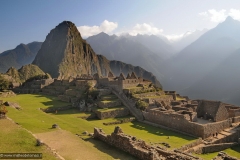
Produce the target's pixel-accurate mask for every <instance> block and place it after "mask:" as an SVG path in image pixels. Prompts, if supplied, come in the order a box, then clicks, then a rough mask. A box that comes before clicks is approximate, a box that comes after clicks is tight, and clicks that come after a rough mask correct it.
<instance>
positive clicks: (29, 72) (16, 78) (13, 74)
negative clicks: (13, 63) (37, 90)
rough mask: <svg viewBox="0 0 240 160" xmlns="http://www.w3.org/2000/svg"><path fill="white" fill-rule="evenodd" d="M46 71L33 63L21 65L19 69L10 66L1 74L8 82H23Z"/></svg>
mask: <svg viewBox="0 0 240 160" xmlns="http://www.w3.org/2000/svg"><path fill="white" fill-rule="evenodd" d="M46 74H47V73H44V72H43V71H42V70H41V69H40V68H39V67H38V66H36V65H33V64H28V65H25V66H22V67H21V68H20V69H18V70H17V69H16V68H14V67H11V68H9V69H8V71H7V72H6V73H5V74H3V76H4V77H5V78H6V79H7V80H9V81H10V82H20V83H22V82H25V81H26V80H29V79H31V78H34V77H36V76H45V75H46Z"/></svg>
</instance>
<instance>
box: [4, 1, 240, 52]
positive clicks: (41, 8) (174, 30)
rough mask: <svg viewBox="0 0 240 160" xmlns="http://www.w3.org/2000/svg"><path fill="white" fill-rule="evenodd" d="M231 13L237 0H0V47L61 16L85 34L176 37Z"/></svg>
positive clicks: (239, 13)
mask: <svg viewBox="0 0 240 160" xmlns="http://www.w3.org/2000/svg"><path fill="white" fill-rule="evenodd" d="M229 15H230V16H232V17H233V18H234V19H237V20H240V1H239V0H231V1H228V0H64V1H63V0H0V52H2V51H5V50H8V49H13V48H15V47H16V46H17V45H18V44H20V43H25V44H26V43H30V42H32V41H44V40H45V38H46V36H47V34H48V33H49V32H50V30H51V29H53V28H54V27H55V26H57V25H58V24H59V23H60V22H62V21H64V20H69V21H72V22H73V23H75V24H76V26H77V27H78V29H79V30H80V32H81V35H82V36H83V37H84V38H86V37H87V36H91V35H94V34H97V33H99V32H102V31H103V32H106V33H108V34H121V33H125V32H127V33H130V34H131V35H136V34H138V33H139V34H155V35H165V36H167V37H168V38H170V39H176V38H179V37H181V36H182V35H183V34H184V33H186V32H187V31H194V30H196V29H200V30H202V29H204V28H208V29H210V28H213V27H215V26H216V25H217V24H218V23H220V22H222V21H224V19H225V18H226V17H227V16H229Z"/></svg>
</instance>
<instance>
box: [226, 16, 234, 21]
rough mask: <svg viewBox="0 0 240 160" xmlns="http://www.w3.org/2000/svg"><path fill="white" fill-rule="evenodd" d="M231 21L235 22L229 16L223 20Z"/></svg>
mask: <svg viewBox="0 0 240 160" xmlns="http://www.w3.org/2000/svg"><path fill="white" fill-rule="evenodd" d="M231 21H235V20H234V19H233V18H232V17H231V16H228V17H227V18H226V19H225V22H231Z"/></svg>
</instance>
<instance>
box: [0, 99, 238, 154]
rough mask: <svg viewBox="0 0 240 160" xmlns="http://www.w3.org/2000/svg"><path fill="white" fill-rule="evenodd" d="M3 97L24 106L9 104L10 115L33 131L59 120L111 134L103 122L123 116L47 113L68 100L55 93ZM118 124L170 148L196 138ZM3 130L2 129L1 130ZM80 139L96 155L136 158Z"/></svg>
mask: <svg viewBox="0 0 240 160" xmlns="http://www.w3.org/2000/svg"><path fill="white" fill-rule="evenodd" d="M2 99H3V100H4V101H10V102H17V103H18V104H19V105H20V106H21V107H22V110H16V109H14V108H8V111H9V112H8V114H7V116H8V117H10V118H12V119H13V120H14V121H15V122H17V123H19V124H20V125H21V126H22V127H24V128H26V129H28V130H30V131H31V132H33V133H47V132H51V131H52V129H50V128H51V125H52V124H54V123H56V124H58V125H59V126H60V128H61V129H63V130H67V131H70V132H71V133H72V134H74V135H75V134H76V133H77V134H81V133H82V132H84V131H88V132H89V133H92V132H93V128H94V127H99V128H102V129H103V130H104V131H105V133H107V134H110V133H112V132H113V130H114V127H115V126H113V125H109V126H105V125H103V122H112V121H116V119H120V118H115V119H114V118H110V119H104V120H95V119H94V120H84V119H81V118H78V117H81V116H86V115H88V113H79V111H78V110H74V109H73V110H67V111H61V112H60V111H59V112H58V113H57V114H55V113H54V114H46V113H44V112H42V111H41V110H39V108H48V107H57V106H59V107H60V106H64V105H67V104H68V103H64V102H60V101H58V100H57V98H55V97H52V96H45V95H44V96H42V95H33V94H22V95H18V96H16V97H11V98H2ZM0 122H1V121H0ZM118 125H119V126H120V127H121V128H122V129H123V131H124V132H125V133H126V134H129V135H134V136H135V137H137V138H138V139H142V140H145V141H147V142H152V143H161V142H165V143H168V144H169V145H170V146H171V148H170V149H174V148H179V147H181V146H182V145H185V144H188V143H190V142H192V141H194V140H195V139H194V138H192V137H189V136H185V135H182V134H179V133H176V132H172V131H169V130H165V129H160V128H157V127H153V126H150V125H146V124H143V123H140V122H137V121H136V122H129V123H123V124H118ZM0 134H2V133H1V132H0ZM168 136H170V138H169V139H168V138H167V137H168ZM0 137H2V136H0ZM79 143H80V144H81V145H84V149H85V150H89V151H91V152H92V154H96V158H95V159H117V158H118V159H135V158H133V157H131V156H130V155H128V154H126V153H124V152H121V151H119V150H117V149H115V148H113V147H110V146H108V145H106V144H104V143H102V142H100V141H98V140H95V139H86V141H81V142H79ZM12 144H14V143H12ZM0 146H1V145H0ZM20 146H21V144H19V147H20ZM13 150H14V149H13ZM0 151H1V150H0ZM16 151H17V150H16ZM227 152H228V153H231V152H234V150H231V149H230V150H227ZM83 154H84V153H83Z"/></svg>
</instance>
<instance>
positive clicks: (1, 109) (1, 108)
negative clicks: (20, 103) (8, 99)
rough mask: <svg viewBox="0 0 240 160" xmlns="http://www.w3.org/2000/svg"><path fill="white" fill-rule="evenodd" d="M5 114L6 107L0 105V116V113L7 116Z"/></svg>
mask: <svg viewBox="0 0 240 160" xmlns="http://www.w3.org/2000/svg"><path fill="white" fill-rule="evenodd" d="M7 112H8V110H7V108H6V106H5V105H3V104H2V105H0V114H1V113H2V114H4V115H5V114H7Z"/></svg>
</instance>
